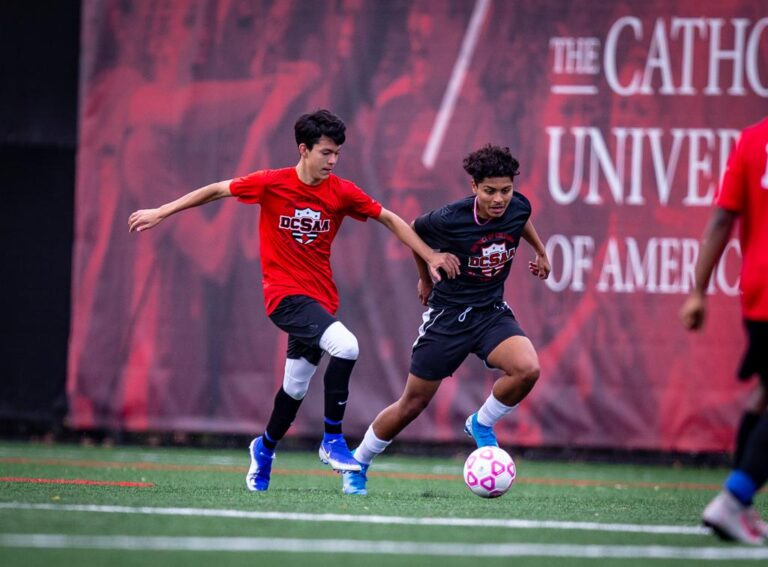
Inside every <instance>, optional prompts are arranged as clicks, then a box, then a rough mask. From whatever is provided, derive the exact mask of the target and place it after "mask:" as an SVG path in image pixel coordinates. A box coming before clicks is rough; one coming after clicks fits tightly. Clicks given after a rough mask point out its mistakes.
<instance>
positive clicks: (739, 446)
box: [733, 411, 761, 469]
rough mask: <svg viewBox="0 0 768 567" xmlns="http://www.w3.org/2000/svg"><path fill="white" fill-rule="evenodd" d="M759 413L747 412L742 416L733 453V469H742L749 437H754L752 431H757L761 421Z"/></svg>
mask: <svg viewBox="0 0 768 567" xmlns="http://www.w3.org/2000/svg"><path fill="white" fill-rule="evenodd" d="M760 415H761V414H759V413H754V412H751V411H746V412H744V413H743V414H742V416H741V421H740V422H739V429H738V431H737V433H736V450H735V451H734V453H733V468H735V469H738V468H740V467H739V465H740V464H741V460H742V459H743V458H744V451H745V449H746V447H747V441H748V440H749V436H750V435H752V431H753V430H754V429H755V426H756V425H757V422H758V421H759V420H760Z"/></svg>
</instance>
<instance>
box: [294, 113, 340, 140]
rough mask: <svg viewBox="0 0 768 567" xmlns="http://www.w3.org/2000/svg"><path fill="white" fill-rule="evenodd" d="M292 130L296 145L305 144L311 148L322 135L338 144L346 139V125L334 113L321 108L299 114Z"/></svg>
mask: <svg viewBox="0 0 768 567" xmlns="http://www.w3.org/2000/svg"><path fill="white" fill-rule="evenodd" d="M293 131H294V134H295V135H296V145H297V146H299V145H301V144H305V145H306V146H307V148H308V149H310V150H311V149H312V147H313V146H314V145H315V144H316V143H317V142H319V141H320V138H321V137H323V136H326V137H328V138H330V139H331V140H333V141H334V143H336V144H338V145H339V146H340V145H341V144H343V143H344V140H345V139H346V131H347V126H346V124H344V121H343V120H342V119H341V118H339V117H338V116H336V115H335V114H334V113H332V112H331V111H329V110H325V109H323V110H316V111H315V112H312V113H311V114H302V115H301V116H299V119H298V120H297V121H296V124H294V126H293Z"/></svg>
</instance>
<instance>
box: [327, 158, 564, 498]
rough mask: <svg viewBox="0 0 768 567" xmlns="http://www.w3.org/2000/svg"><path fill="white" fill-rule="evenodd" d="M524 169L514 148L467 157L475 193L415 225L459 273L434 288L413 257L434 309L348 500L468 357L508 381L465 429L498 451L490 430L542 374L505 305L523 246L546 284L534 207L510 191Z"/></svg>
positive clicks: (364, 446) (364, 445)
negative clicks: (454, 258)
mask: <svg viewBox="0 0 768 567" xmlns="http://www.w3.org/2000/svg"><path fill="white" fill-rule="evenodd" d="M518 168H519V163H518V161H517V160H516V159H515V158H514V157H512V154H511V153H510V152H509V148H501V147H499V146H492V145H490V144H489V145H486V146H484V147H482V148H480V149H479V150H477V151H475V152H472V153H471V154H469V155H468V156H467V157H466V159H465V160H464V170H465V171H466V172H467V173H468V174H469V175H470V176H471V177H472V183H471V187H472V192H473V194H472V195H470V196H468V197H465V198H463V199H460V200H458V201H454V202H452V203H449V204H447V205H445V206H444V207H441V208H439V209H436V210H434V211H432V212H430V213H427V214H425V215H422V216H420V217H419V218H417V219H416V220H415V221H414V223H413V224H414V228H415V230H416V232H417V233H418V235H419V236H421V238H423V239H424V241H425V242H427V243H428V244H429V245H430V246H433V247H434V248H436V249H440V250H444V251H448V252H451V253H452V254H455V255H456V256H457V257H458V258H459V261H460V262H461V267H462V269H461V273H460V274H459V275H458V276H457V277H456V278H454V279H452V280H450V281H448V280H443V281H438V282H437V283H433V281H432V278H431V277H430V274H429V270H428V268H427V266H426V264H424V262H423V261H422V260H421V259H420V258H416V265H417V268H418V272H419V284H418V293H419V298H420V299H421V301H422V303H423V304H424V305H428V306H429V309H427V311H426V312H425V313H424V314H423V315H422V319H423V324H422V325H421V327H420V328H419V334H418V338H417V339H416V342H414V343H413V351H412V353H411V368H410V372H409V374H408V379H407V380H406V383H405V388H404V390H403V393H402V395H401V396H400V399H399V400H397V401H396V402H395V403H393V404H391V405H390V406H389V407H386V408H384V409H383V410H382V411H381V412H380V413H379V415H377V416H376V419H374V421H373V423H372V424H371V425H370V427H368V430H367V431H366V433H365V436H364V437H363V440H362V442H361V443H360V445H359V446H358V447H357V448H356V449H355V452H354V457H355V459H357V460H358V461H359V462H360V464H361V465H362V466H361V468H360V470H358V471H347V472H344V474H343V477H342V490H343V492H344V493H345V494H358V495H365V494H367V486H366V485H367V481H368V479H367V471H368V467H369V466H370V465H371V462H372V461H373V459H374V458H375V457H376V455H378V454H380V453H382V452H383V451H384V450H385V449H386V448H387V446H388V445H389V444H390V443H391V442H392V440H393V439H394V438H395V436H396V435H398V434H399V433H400V432H401V431H402V430H403V429H404V428H405V427H407V426H408V424H410V423H411V422H412V421H413V420H414V419H416V418H417V417H418V416H419V415H420V414H421V412H422V411H424V409H426V407H427V405H428V404H429V403H430V401H431V400H432V398H433V397H434V396H435V394H436V393H437V390H438V388H439V387H440V384H441V383H442V381H443V379H445V378H447V377H449V376H451V375H452V374H453V373H454V372H455V371H456V370H457V369H458V368H459V366H460V365H461V363H462V362H464V360H465V359H466V358H467V356H469V355H470V354H475V355H477V356H478V357H479V358H480V359H481V360H482V361H483V362H485V364H486V365H487V366H488V367H490V368H496V369H498V370H500V371H501V373H502V375H501V376H500V377H499V378H498V380H496V381H495V382H494V384H493V388H492V390H491V393H490V395H489V396H488V398H487V399H486V400H485V402H484V403H483V405H482V406H481V407H480V408H479V410H478V411H477V412H475V413H473V414H472V415H470V416H469V417H468V418H467V420H466V422H465V424H464V431H465V432H466V433H467V435H469V436H471V437H472V438H473V439H474V440H475V443H476V444H477V446H478V447H483V446H487V445H496V446H498V442H497V441H496V435H495V433H494V431H493V426H494V424H495V423H496V422H498V421H499V420H500V419H501V418H503V417H504V416H505V415H507V414H508V413H509V412H511V411H512V410H513V409H514V408H515V407H516V406H517V405H518V404H519V403H520V402H521V401H522V400H523V399H524V398H525V397H526V396H527V395H528V393H529V392H530V391H531V390H532V389H533V387H534V385H535V384H536V381H537V380H538V378H539V372H540V370H539V357H538V355H537V354H536V349H535V348H534V346H533V344H532V343H531V341H530V339H528V337H526V336H525V332H524V331H523V329H522V328H521V327H520V324H519V323H518V322H517V319H516V318H515V316H514V314H513V313H512V310H511V309H510V308H509V305H507V302H506V301H504V283H505V282H506V280H507V277H508V276H509V273H510V268H511V266H512V261H513V260H514V258H515V255H516V252H517V248H518V245H519V244H520V240H521V239H523V240H525V241H526V242H528V244H530V245H531V247H532V248H533V249H534V252H535V254H536V258H535V261H532V262H529V264H528V269H529V271H530V272H531V274H533V275H534V276H536V277H538V278H540V279H542V280H543V279H546V278H547V277H548V276H549V273H550V270H551V268H550V263H549V259H548V258H547V252H546V250H545V249H544V245H543V243H542V242H541V239H540V238H539V236H538V234H537V233H536V229H535V228H534V227H533V223H532V222H531V212H532V208H531V203H530V202H529V201H528V199H527V198H526V197H525V195H523V194H522V193H519V192H518V191H516V190H514V187H513V180H514V178H515V176H516V175H517V174H518Z"/></svg>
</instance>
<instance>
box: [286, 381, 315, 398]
mask: <svg viewBox="0 0 768 567" xmlns="http://www.w3.org/2000/svg"><path fill="white" fill-rule="evenodd" d="M283 390H285V393H286V394H288V395H289V396H291V397H292V398H293V399H294V400H303V399H304V396H306V395H307V391H308V390H309V380H306V381H301V380H297V379H295V378H283Z"/></svg>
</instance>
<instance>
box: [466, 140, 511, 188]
mask: <svg viewBox="0 0 768 567" xmlns="http://www.w3.org/2000/svg"><path fill="white" fill-rule="evenodd" d="M519 168H520V163H519V162H518V161H517V160H516V159H515V158H514V157H512V154H511V153H510V152H509V148H502V147H500V146H494V145H491V144H486V145H485V146H483V147H482V148H480V149H479V150H476V151H474V152H472V153H471V154H469V155H468V156H467V157H465V158H464V171H466V172H467V173H469V174H470V175H471V176H472V179H473V180H474V182H475V183H479V182H481V181H482V180H483V179H488V178H489V177H509V178H510V179H513V178H514V177H515V175H518V174H519V173H520V172H519V171H518V170H519Z"/></svg>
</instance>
